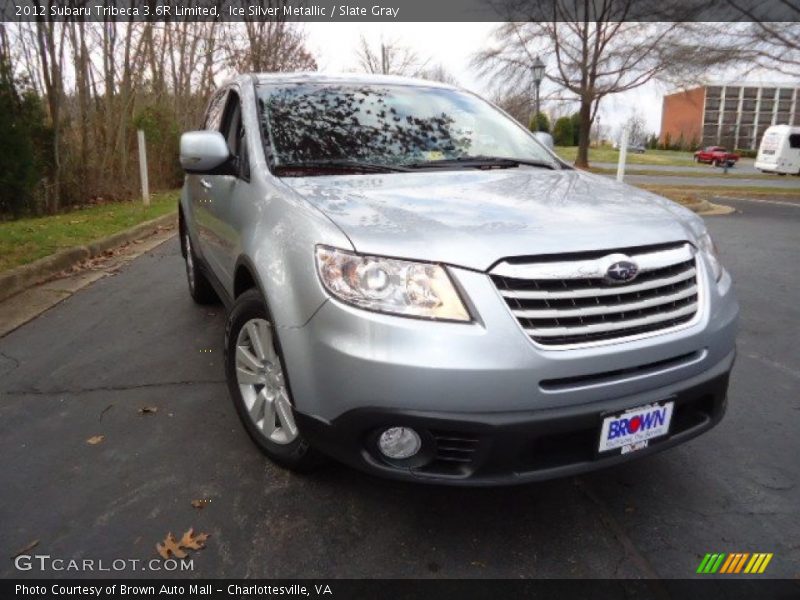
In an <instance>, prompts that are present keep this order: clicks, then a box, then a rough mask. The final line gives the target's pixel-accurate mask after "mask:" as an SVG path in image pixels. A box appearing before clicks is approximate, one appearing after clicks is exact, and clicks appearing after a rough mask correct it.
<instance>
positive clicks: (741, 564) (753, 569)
mask: <svg viewBox="0 0 800 600" xmlns="http://www.w3.org/2000/svg"><path fill="white" fill-rule="evenodd" d="M772 556H773V554H772V553H771V552H770V553H766V552H755V553H753V554H750V553H749V552H732V553H731V554H725V553H724V552H721V553H715V554H706V555H705V556H704V557H703V560H702V561H700V566H699V567H697V572H698V573H701V574H704V575H706V574H714V573H720V574H722V573H724V574H727V575H731V574H737V573H749V574H757V573H763V572H764V571H765V570H766V568H767V565H768V564H769V561H771V560H772Z"/></svg>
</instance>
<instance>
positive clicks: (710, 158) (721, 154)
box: [694, 146, 739, 167]
mask: <svg viewBox="0 0 800 600" xmlns="http://www.w3.org/2000/svg"><path fill="white" fill-rule="evenodd" d="M737 160H739V155H738V154H735V153H733V152H728V151H727V150H725V148H723V147H722V146H706V147H705V148H702V149H700V150H698V151H697V152H695V153H694V162H698V163H709V164H712V165H714V166H715V167H719V166H722V165H725V164H727V165H728V166H729V167H732V166H733V165H734V164H736V161H737Z"/></svg>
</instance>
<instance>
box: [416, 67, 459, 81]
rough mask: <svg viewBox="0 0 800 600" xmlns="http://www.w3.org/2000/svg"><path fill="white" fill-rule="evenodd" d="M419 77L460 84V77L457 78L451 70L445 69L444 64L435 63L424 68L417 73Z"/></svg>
mask: <svg viewBox="0 0 800 600" xmlns="http://www.w3.org/2000/svg"><path fill="white" fill-rule="evenodd" d="M417 77H419V78H421V79H427V80H429V81H438V82H440V83H446V84H448V85H458V79H456V78H455V76H454V75H453V74H452V73H451V72H450V71H448V70H447V69H445V68H444V66H443V65H433V66H432V67H428V68H427V69H423V70H422V71H420V72H419V73H418V74H417Z"/></svg>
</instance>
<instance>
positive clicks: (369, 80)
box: [237, 71, 459, 89]
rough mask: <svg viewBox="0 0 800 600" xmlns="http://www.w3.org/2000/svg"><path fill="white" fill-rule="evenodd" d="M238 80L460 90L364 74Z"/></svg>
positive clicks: (436, 83) (284, 75)
mask: <svg viewBox="0 0 800 600" xmlns="http://www.w3.org/2000/svg"><path fill="white" fill-rule="evenodd" d="M237 79H250V80H252V81H253V82H254V83H255V84H256V85H259V84H281V83H322V84H325V83H341V84H362V85H364V84H366V85H387V84H388V85H400V86H408V87H436V88H444V89H459V88H458V87H457V86H453V85H449V84H446V83H441V82H439V81H430V80H428V79H419V78H416V77H401V76H399V75H377V74H364V73H320V72H316V71H312V72H296V73H246V74H243V75H240V76H239V77H238V78H237Z"/></svg>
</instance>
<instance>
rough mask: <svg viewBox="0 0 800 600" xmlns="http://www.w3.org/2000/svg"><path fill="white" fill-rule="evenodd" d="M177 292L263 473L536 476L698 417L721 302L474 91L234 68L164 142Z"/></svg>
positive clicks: (683, 250) (454, 479)
mask: <svg viewBox="0 0 800 600" xmlns="http://www.w3.org/2000/svg"><path fill="white" fill-rule="evenodd" d="M180 159H181V164H182V165H183V168H184V169H185V171H186V180H185V184H184V187H183V193H182V195H181V200H180V235H181V242H182V244H181V246H182V250H183V255H184V256H185V258H186V271H187V275H188V280H189V290H190V292H191V295H192V297H193V298H194V299H195V301H197V302H199V303H206V302H212V301H216V300H217V299H218V298H219V299H221V300H222V301H223V302H224V303H225V305H226V306H227V307H228V309H229V310H228V317H227V326H226V331H225V365H226V374H227V380H228V385H229V388H230V394H231V396H232V398H233V402H234V405H235V406H236V410H237V411H238V413H239V416H240V417H241V420H242V422H243V424H244V426H245V429H246V430H247V432H248V433H249V434H250V436H251V437H252V438H253V440H254V441H255V443H256V444H258V446H259V447H260V448H261V449H262V450H263V451H264V452H265V453H266V454H267V455H268V456H269V457H270V458H272V459H273V460H274V461H275V462H277V463H279V464H281V465H284V466H286V467H288V468H291V469H295V470H307V469H309V468H311V467H313V466H315V465H316V464H318V463H319V462H320V458H321V457H323V456H330V457H334V458H336V459H338V460H340V461H342V462H345V463H347V464H349V465H352V466H354V467H357V468H359V469H363V470H365V471H369V472H371V473H376V474H381V475H386V476H389V477H395V478H401V479H407V480H415V481H429V482H445V483H453V484H468V485H470V484H471V485H477V484H502V483H518V482H525V481H532V480H538V479H545V478H550V477H556V476H563V475H567V474H573V473H579V472H582V471H587V470H590V469H596V468H599V467H602V466H608V465H614V464H617V463H620V462H622V461H625V460H628V459H630V458H632V457H635V456H645V455H648V454H651V453H653V452H657V451H659V450H663V449H665V448H668V447H670V446H674V445H676V444H679V443H681V442H684V441H686V440H689V439H690V438H692V437H694V436H696V435H698V434H700V433H702V432H704V431H707V430H708V429H710V428H711V427H713V426H714V425H715V424H716V423H718V422H719V420H720V419H721V418H722V415H723V413H724V412H725V406H726V390H727V386H728V375H729V373H730V370H731V367H732V366H733V362H734V356H735V332H736V322H737V315H738V305H737V303H736V300H735V299H734V295H733V292H732V290H731V279H730V276H729V275H728V273H727V272H726V271H725V270H724V269H723V267H722V266H721V264H720V262H719V259H718V257H717V252H716V250H715V248H714V244H713V242H712V241H711V239H710V238H709V236H708V233H707V232H706V230H705V227H704V225H703V221H702V220H701V219H700V218H698V217H697V216H695V215H694V214H693V213H691V212H690V211H688V210H685V209H683V208H681V207H680V206H678V205H677V204H674V203H672V202H670V201H668V200H666V199H664V198H661V197H659V196H656V195H653V194H650V193H648V192H645V191H642V190H639V189H636V188H632V187H629V186H627V185H621V184H618V183H615V182H613V181H611V180H609V179H606V178H603V177H600V176H596V175H592V174H589V173H586V172H583V171H579V170H575V169H573V168H571V167H570V166H568V165H567V164H565V163H563V162H562V161H561V160H560V159H559V158H558V157H557V156H556V155H555V154H553V153H552V152H551V151H550V150H549V149H548V148H547V147H546V145H545V144H542V143H540V142H539V141H538V139H537V138H536V137H535V136H533V135H531V134H530V133H529V132H528V131H527V130H525V129H524V128H523V127H521V126H519V125H518V124H517V123H516V122H515V121H514V120H512V119H511V118H510V117H509V116H508V115H506V114H504V113H503V112H502V111H500V110H499V109H497V108H495V107H494V106H492V105H491V104H489V103H487V102H485V101H484V100H482V99H480V98H478V97H477V96H475V95H474V94H472V93H469V92H467V91H464V90H461V89H458V88H454V87H451V86H447V85H440V84H438V83H432V82H429V81H418V80H409V79H401V78H394V77H377V76H376V77H362V76H355V75H347V76H324V75H318V74H273V75H242V76H240V77H238V78H237V79H235V80H234V81H233V82H231V83H229V84H227V85H225V86H224V87H222V88H221V89H220V90H219V91H217V93H216V94H215V95H214V96H213V98H212V99H211V102H210V104H209V107H208V111H207V114H206V117H205V122H204V124H203V129H202V130H201V131H194V132H190V133H186V134H184V136H183V137H182V139H181V157H180Z"/></svg>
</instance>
